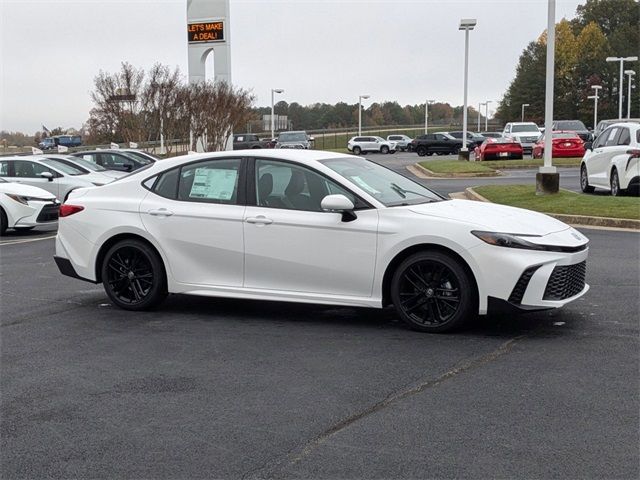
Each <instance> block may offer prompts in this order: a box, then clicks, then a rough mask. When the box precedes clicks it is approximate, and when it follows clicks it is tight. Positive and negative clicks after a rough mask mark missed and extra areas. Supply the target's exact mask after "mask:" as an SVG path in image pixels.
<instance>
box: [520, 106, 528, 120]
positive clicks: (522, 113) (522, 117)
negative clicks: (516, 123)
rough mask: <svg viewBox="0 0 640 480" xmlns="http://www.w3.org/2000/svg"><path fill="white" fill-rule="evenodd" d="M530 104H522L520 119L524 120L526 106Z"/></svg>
mask: <svg viewBox="0 0 640 480" xmlns="http://www.w3.org/2000/svg"><path fill="white" fill-rule="evenodd" d="M528 106H529V104H528V103H523V104H522V112H521V113H520V121H521V122H524V107H528Z"/></svg>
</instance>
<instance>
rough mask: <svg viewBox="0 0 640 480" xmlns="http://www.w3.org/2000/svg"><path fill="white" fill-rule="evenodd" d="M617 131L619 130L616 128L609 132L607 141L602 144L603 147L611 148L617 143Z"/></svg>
mask: <svg viewBox="0 0 640 480" xmlns="http://www.w3.org/2000/svg"><path fill="white" fill-rule="evenodd" d="M619 131H620V129H619V128H618V127H613V128H612V129H611V131H610V132H609V135H607V139H606V140H605V142H604V146H605V147H611V146H613V145H616V144H617V143H618V142H617V139H618V134H619Z"/></svg>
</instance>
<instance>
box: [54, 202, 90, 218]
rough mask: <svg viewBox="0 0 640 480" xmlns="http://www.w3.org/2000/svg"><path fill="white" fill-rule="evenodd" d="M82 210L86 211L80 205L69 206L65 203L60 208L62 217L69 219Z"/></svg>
mask: <svg viewBox="0 0 640 480" xmlns="http://www.w3.org/2000/svg"><path fill="white" fill-rule="evenodd" d="M82 210H84V207H81V206H80V205H68V204H66V203H63V204H62V205H61V206H60V214H59V216H60V217H68V216H69V215H73V214H74V213H78V212H81V211H82Z"/></svg>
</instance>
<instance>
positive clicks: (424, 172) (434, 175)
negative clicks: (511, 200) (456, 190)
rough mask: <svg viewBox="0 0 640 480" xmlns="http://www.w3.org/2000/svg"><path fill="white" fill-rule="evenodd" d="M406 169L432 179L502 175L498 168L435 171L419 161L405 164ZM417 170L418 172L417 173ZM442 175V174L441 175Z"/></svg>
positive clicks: (496, 176)
mask: <svg viewBox="0 0 640 480" xmlns="http://www.w3.org/2000/svg"><path fill="white" fill-rule="evenodd" d="M407 170H409V171H410V172H411V173H413V174H414V175H416V176H418V177H420V178H433V179H449V178H480V177H482V178H498V177H500V176H502V172H501V171H500V170H496V171H495V172H491V173H451V174H443V173H435V172H432V171H431V170H429V169H428V168H425V167H423V166H422V165H420V164H419V163H415V164H413V165H409V166H407ZM417 172H420V174H418V173H417ZM438 175H441V176H438ZM442 175H444V176H442Z"/></svg>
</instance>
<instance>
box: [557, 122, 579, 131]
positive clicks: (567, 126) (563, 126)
mask: <svg viewBox="0 0 640 480" xmlns="http://www.w3.org/2000/svg"><path fill="white" fill-rule="evenodd" d="M556 129H558V130H586V129H587V127H585V126H584V123H582V122H581V121H579V120H571V121H569V120H565V121H559V122H558V124H557V125H556Z"/></svg>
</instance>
